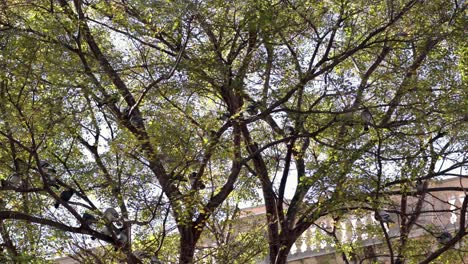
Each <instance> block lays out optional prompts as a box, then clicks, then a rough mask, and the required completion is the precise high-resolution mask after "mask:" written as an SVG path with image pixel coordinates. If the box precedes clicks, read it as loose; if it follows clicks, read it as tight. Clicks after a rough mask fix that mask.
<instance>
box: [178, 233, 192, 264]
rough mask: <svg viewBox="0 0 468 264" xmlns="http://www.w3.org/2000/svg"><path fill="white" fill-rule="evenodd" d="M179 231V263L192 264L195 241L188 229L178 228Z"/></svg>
mask: <svg viewBox="0 0 468 264" xmlns="http://www.w3.org/2000/svg"><path fill="white" fill-rule="evenodd" d="M179 231H180V247H179V248H180V254H179V263H181V264H192V263H193V258H194V256H195V244H196V240H195V237H194V234H193V232H192V228H190V227H182V228H179Z"/></svg>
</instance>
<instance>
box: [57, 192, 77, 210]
mask: <svg viewBox="0 0 468 264" xmlns="http://www.w3.org/2000/svg"><path fill="white" fill-rule="evenodd" d="M74 193H75V191H74V190H73V189H69V190H66V191H63V192H61V193H60V199H61V200H62V201H64V202H68V201H70V199H71V198H72V196H73V194H74ZM59 206H60V202H56V203H55V205H54V207H55V208H59Z"/></svg>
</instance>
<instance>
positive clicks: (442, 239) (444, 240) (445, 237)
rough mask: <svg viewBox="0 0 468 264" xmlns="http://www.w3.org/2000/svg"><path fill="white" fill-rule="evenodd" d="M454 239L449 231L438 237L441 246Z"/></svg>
mask: <svg viewBox="0 0 468 264" xmlns="http://www.w3.org/2000/svg"><path fill="white" fill-rule="evenodd" d="M452 238H453V237H452V234H450V233H449V232H447V231H444V232H442V233H441V234H440V235H438V236H436V239H437V242H439V243H441V244H447V243H448V242H450V240H452Z"/></svg>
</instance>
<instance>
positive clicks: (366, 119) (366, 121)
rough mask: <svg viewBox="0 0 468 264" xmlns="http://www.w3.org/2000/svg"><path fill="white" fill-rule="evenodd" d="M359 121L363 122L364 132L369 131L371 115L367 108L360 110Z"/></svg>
mask: <svg viewBox="0 0 468 264" xmlns="http://www.w3.org/2000/svg"><path fill="white" fill-rule="evenodd" d="M361 119H362V122H364V131H369V126H370V125H372V114H371V112H370V111H369V109H368V108H364V110H362V112H361Z"/></svg>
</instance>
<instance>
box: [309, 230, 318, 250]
mask: <svg viewBox="0 0 468 264" xmlns="http://www.w3.org/2000/svg"><path fill="white" fill-rule="evenodd" d="M310 237H311V243H310V249H311V250H312V251H315V250H316V249H317V243H316V237H317V228H316V227H315V226H313V227H311V228H310Z"/></svg>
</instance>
